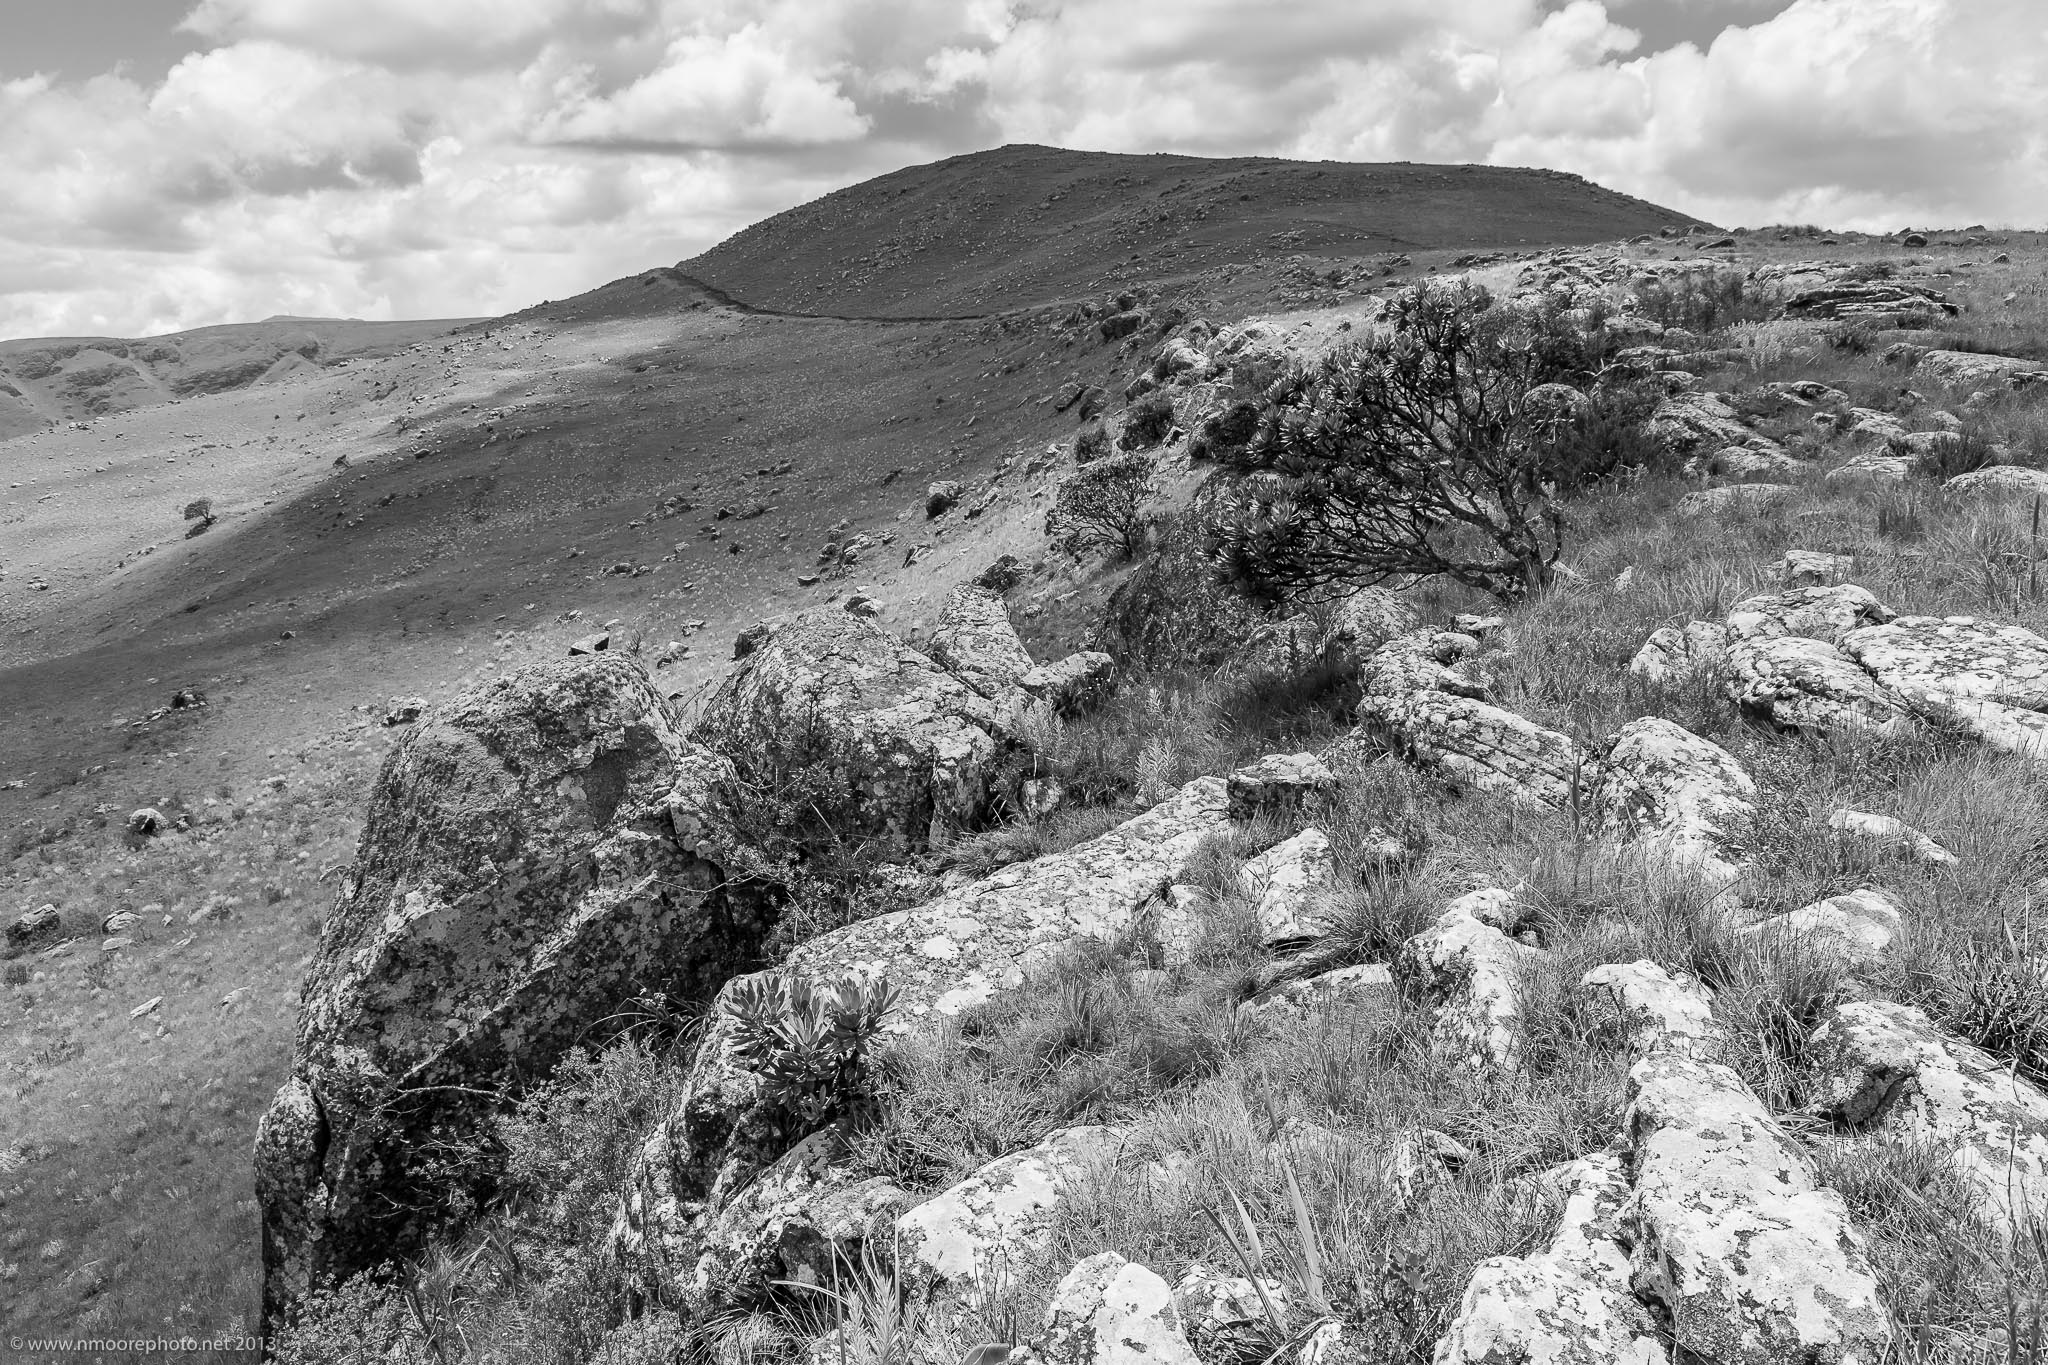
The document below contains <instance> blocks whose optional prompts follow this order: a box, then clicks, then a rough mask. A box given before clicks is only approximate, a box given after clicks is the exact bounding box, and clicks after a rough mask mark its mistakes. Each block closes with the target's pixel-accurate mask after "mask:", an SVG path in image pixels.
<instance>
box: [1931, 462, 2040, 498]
mask: <svg viewBox="0 0 2048 1365" xmlns="http://www.w3.org/2000/svg"><path fill="white" fill-rule="evenodd" d="M1941 489H1942V491H1943V492H1944V493H1954V494H1956V495H1958V496H1966V497H1990V498H2018V499H2021V500H2023V501H2025V502H2027V503H2028V504H2030V505H2031V502H2032V500H2033V499H2035V498H2038V497H2042V496H2048V469H2030V468H2027V467H2026V466H2024V465H2011V464H1994V465H1987V466H1986V467H1985V468H1983V469H1973V470H1971V471H1970V472H1969V473H1967V474H1958V475H1956V476H1955V477H1954V478H1953V479H1950V480H1949V481H1948V482H1947V483H1945V484H1943V485H1942V486H1941Z"/></svg>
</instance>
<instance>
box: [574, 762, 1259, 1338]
mask: <svg viewBox="0 0 2048 1365" xmlns="http://www.w3.org/2000/svg"><path fill="white" fill-rule="evenodd" d="M1228 823H1229V822H1228V818H1227V816H1226V815H1225V797H1224V788H1223V782H1222V780H1221V779H1220V778H1201V779H1198V780H1197V781H1194V782H1191V783H1189V784H1188V785H1187V786H1186V787H1183V788H1182V789H1181V791H1180V792H1179V793H1178V794H1177V795H1175V796H1174V797H1173V798H1171V799H1170V800H1168V801H1165V802H1163V803H1161V804H1160V805H1158V806H1156V807H1154V808H1153V809H1152V810H1150V811H1147V812H1145V813H1144V814H1142V815H1140V816H1137V817H1136V818H1135V819H1132V820H1129V821H1126V822H1125V823H1124V824H1122V825H1119V826H1118V827H1117V828H1115V829H1113V830H1110V831H1109V832H1108V833H1106V834H1103V835H1100V836H1098V837H1097V838H1095V839H1092V840H1089V841H1088V842H1086V843H1083V844H1078V845H1076V846H1075V847H1073V848H1071V849H1068V850H1066V851H1065V852H1063V853H1056V854H1052V855H1049V856H1047V857H1044V858H1038V859H1034V860H1032V861H1030V862H1025V863H1015V864H1012V865H1011V866H1009V867H1005V868H1003V869H1001V870H1000V871H998V872H996V873H994V874H993V875H991V876H989V877H986V878H984V879H982V880H981V881H978V882H974V883H971V884H970V885H967V886H964V887H961V888H959V889H957V890H954V891H949V892H947V893H946V894H944V895H942V896H940V897H939V898H938V899H936V900H934V901H930V902H928V903H926V904H924V905H921V906H917V907H915V908H913V909H908V910H899V911H893V912H891V913H889V914H886V915H877V916H875V917H873V918H870V919H866V920H861V921H859V922H857V923H854V924H850V925H847V926H846V927H845V928H843V929H837V930H834V931H832V932H830V933H827V934H821V935H819V936H818V937H816V938H814V939H810V940H808V941H807V942H805V943H802V944H799V945H798V946H797V947H796V948H795V949H794V950H793V951H792V952H791V953H790V955H789V958H788V959H787V961H786V962H785V964H784V966H783V968H782V970H785V971H788V972H792V973H796V974H798V975H800V976H803V977H806V978H809V979H811V980H814V981H838V980H844V979H846V978H849V977H851V978H856V979H860V980H866V981H872V980H877V979H882V980H887V981H888V982H890V983H891V984H892V985H893V986H894V987H896V988H897V990H898V991H899V992H900V996H899V1003H898V1007H897V1008H896V1009H895V1010H894V1011H893V1012H892V1013H891V1014H890V1015H889V1016H888V1018H887V1019H886V1020H885V1021H884V1024H883V1027H884V1028H885V1029H886V1030H888V1031H890V1032H894V1033H908V1032H911V1031H913V1030H919V1029H924V1028H929V1027H932V1026H934V1025H935V1024H937V1023H939V1022H941V1021H943V1020H945V1019H947V1018H950V1017H952V1016H954V1015H957V1014H959V1013H960V1012H961V1011H962V1010H964V1009H968V1008H970V1007H972V1006H974V1005H977V1004H980V1003H982V1002H984V1001H987V1000H989V999H992V998H994V997H995V996H996V995H998V994H999V993H1002V992H1005V991H1010V990H1015V989H1017V988H1019V987H1021V986H1023V985H1024V984H1025V982H1026V980H1027V979H1028V977H1029V975H1030V973H1031V972H1032V971H1033V970H1035V969H1036V968H1037V967H1039V966H1040V965H1041V964H1045V963H1049V962H1051V961H1052V960H1054V959H1055V958H1056V957H1057V956H1058V955H1059V953H1060V952H1061V951H1062V950H1064V949H1065V948H1066V947H1067V946H1068V945H1070V944H1072V943H1075V942H1077V941H1081V940H1084V939H1096V940H1109V939H1113V938H1116V937H1117V936H1118V935H1121V934H1123V933H1126V932H1128V931H1129V930H1131V929H1132V928H1133V927H1134V926H1136V925H1137V923H1138V922H1139V919H1140V916H1141V915H1142V913H1143V912H1144V911H1145V909H1146V907H1147V906H1148V905H1149V904H1150V903H1151V902H1153V901H1154V900H1155V899H1156V898H1158V897H1159V896H1160V895H1161V893H1163V892H1164V891H1165V890H1166V888H1167V887H1168V886H1169V885H1171V884H1172V883H1173V882H1174V881H1175V880H1176V879H1178V878H1179V877H1180V876H1182V875H1183V874H1184V873H1185V871H1186V869H1187V867H1188V866H1189V864H1190V862H1191V861H1192V859H1193V857H1194V855H1195V852H1196V850H1197V849H1198V848H1199V847H1200V846H1201V844H1202V841H1203V840H1204V839H1205V838H1206V837H1207V836H1208V835H1209V834H1210V833H1212V832H1214V831H1217V830H1221V829H1224V828H1227V827H1228ZM736 989H737V985H736V984H735V985H733V986H729V987H728V988H727V994H726V995H722V996H721V1000H724V999H727V998H729V996H730V993H731V992H732V991H734V990H736ZM734 1039H735V1031H734V1029H733V1027H732V1024H731V1021H730V1018H729V1016H728V1014H727V1012H726V1011H725V1010H724V1009H720V1010H718V1011H717V1012H716V1013H715V1014H714V1016H713V1022H712V1026H711V1028H710V1029H709V1030H708V1031H707V1032H706V1034H705V1036H704V1038H703V1039H702V1040H701V1041H700V1043H699V1044H698V1047H697V1055H696V1059H695V1062H694V1064H693V1066H692V1069H691V1074H690V1078H689V1081H688V1083H687V1085H686V1086H685V1089H684V1094H683V1098H682V1100H681V1101H680V1103H679V1104H678V1105H677V1107H676V1109H675V1111H674V1112H673V1113H672V1114H670V1116H669V1117H668V1119H667V1120H666V1121H665V1122H663V1123H662V1124H661V1125H659V1126H658V1127H657V1128H656V1130H655V1132H654V1133H653V1135H652V1136H651V1137H650V1138H649V1139H648V1141H647V1143H646V1145H645V1147H644V1148H643V1150H642V1152H641V1154H640V1156H639V1158H638V1160H637V1162H636V1163H635V1167H634V1170H633V1172H632V1174H631V1176H630V1178H629V1179H628V1181H627V1188H626V1191H625V1193H624V1196H623V1198H622V1200H621V1204H620V1207H619V1210H618V1213H617V1215H616V1218H615V1220H614V1224H613V1229H612V1234H611V1249H612V1253H613V1255H614V1256H615V1257H616V1258H617V1260H618V1261H619V1262H620V1263H621V1266H622V1269H623V1272H624V1276H625V1278H626V1279H627V1281H628V1282H629V1284H631V1285H633V1286H635V1287H636V1289H637V1292H640V1293H642V1294H643V1295H647V1296H651V1297H655V1298H660V1299H672V1298H675V1297H676V1296H677V1292H678V1291H677V1289H676V1286H677V1285H678V1284H687V1283H688V1282H689V1281H690V1279H691V1277H692V1276H693V1275H694V1273H695V1272H694V1267H695V1264H696V1259H697V1256H698V1254H699V1250H700V1248H701V1246H702V1242H703V1235H704V1231H705V1223H706V1218H707V1216H715V1215H716V1213H717V1211H718V1210H720V1209H722V1208H723V1207H724V1206H725V1205H726V1204H727V1203H728V1202H729V1201H730V1200H731V1198H732V1197H733V1196H734V1195H736V1194H737V1192H738V1191H739V1190H741V1189H742V1188H744V1187H745V1185H746V1183H747V1182H748V1181H749V1180H750V1179H752V1178H753V1176H754V1174H755V1172H757V1171H759V1170H760V1169H761V1168H762V1167H764V1166H766V1165H768V1164H769V1163H771V1162H773V1161H774V1160H775V1159H776V1158H777V1157H778V1156H780V1154H781V1152H782V1150H783V1149H784V1148H786V1147H787V1145H788V1140H789V1138H790V1137H792V1136H801V1135H800V1134H799V1135H787V1134H778V1133H775V1132H767V1131H762V1127H763V1118H762V1115H761V1113H760V1100H761V1093H762V1087H761V1081H760V1078H759V1077H758V1076H757V1075H756V1074H755V1073H754V1072H753V1071H751V1070H750V1069H748V1068H747V1067H746V1066H745V1065H744V1064H742V1063H741V1062H740V1061H739V1060H738V1059H737V1058H736V1057H735V1056H734V1054H733V1051H732V1044H733V1042H734ZM778 1143H779V1144H780V1145H778Z"/></svg>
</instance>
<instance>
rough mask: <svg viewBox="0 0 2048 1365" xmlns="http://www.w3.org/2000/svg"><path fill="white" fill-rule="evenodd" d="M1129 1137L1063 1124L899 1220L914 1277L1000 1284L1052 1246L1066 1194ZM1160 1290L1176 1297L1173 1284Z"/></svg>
mask: <svg viewBox="0 0 2048 1365" xmlns="http://www.w3.org/2000/svg"><path fill="white" fill-rule="evenodd" d="M1121 1141H1122V1134H1121V1133H1120V1132H1119V1131H1118V1130H1116V1129H1114V1128H1104V1127H1099V1126H1098V1127H1085V1128H1062V1129H1060V1130H1059V1131H1058V1132H1056V1133H1054V1134H1052V1135H1051V1136H1049V1137H1047V1138H1046V1139H1045V1140H1044V1141H1043V1142H1041V1143H1039V1144H1038V1145H1037V1146H1036V1147H1031V1148H1028V1149H1026V1150H1025V1151H1021V1152H1012V1153H1011V1154H1010V1155H1008V1156H1002V1157H997V1158H996V1159H995V1160H994V1161H991V1162H989V1163H988V1164H987V1165H986V1166H983V1167H982V1168H981V1169H980V1170H978V1171H976V1172H975V1173H974V1174H973V1175H971V1176H969V1177H968V1178H967V1179H965V1180H963V1181H961V1182H960V1183H959V1184H958V1185H955V1186H954V1187H953V1188H951V1189H949V1190H947V1191H946V1192H944V1193H943V1194H937V1195H934V1196H932V1197H931V1198H930V1199H928V1200H926V1201H925V1202H924V1203H922V1204H919V1205H918V1206H917V1207H916V1208H914V1209H911V1210H910V1211H909V1212H907V1213H905V1214H904V1215H903V1216H902V1217H901V1218H899V1219H897V1220H896V1237H897V1241H896V1246H897V1248H898V1256H899V1258H900V1260H899V1263H900V1265H901V1266H902V1267H903V1269H904V1270H905V1271H906V1272H908V1274H909V1275H910V1277H911V1278H912V1279H914V1280H924V1281H927V1282H929V1281H938V1282H941V1283H943V1284H945V1285H947V1286H948V1287H949V1288H951V1289H953V1290H955V1291H956V1292H957V1291H965V1290H967V1289H968V1288H970V1287H971V1286H974V1285H988V1284H994V1283H1000V1282H1001V1281H1002V1279H1003V1278H1004V1277H1005V1276H1007V1275H1010V1274H1012V1273H1014V1272H1015V1271H1017V1270H1019V1269H1021V1268H1022V1267H1024V1266H1025V1265H1027V1264H1029V1263H1030V1262H1031V1261H1032V1260H1033V1259H1034V1258H1035V1257H1036V1256H1038V1255H1039V1254H1041V1253H1042V1252H1043V1251H1044V1250H1045V1248H1046V1245H1047V1240H1048V1238H1049V1237H1050V1236H1051V1234H1052V1220H1053V1215H1054V1213H1055V1211H1056V1210H1057V1209H1058V1207H1059V1203H1060V1200H1061V1199H1062V1197H1063V1196H1064V1195H1065V1194H1066V1193H1067V1192H1068V1191H1069V1190H1070V1189H1071V1188H1072V1187H1073V1182H1074V1181H1076V1180H1078V1179H1081V1178H1083V1177H1085V1176H1086V1175H1087V1174H1088V1173H1089V1172H1090V1171H1091V1170H1099V1169H1101V1168H1102V1167H1103V1166H1104V1165H1106V1164H1107V1163H1109V1162H1110V1161H1112V1160H1113V1159H1114V1157H1115V1154H1116V1150H1117V1147H1118V1145H1119V1143H1121ZM1159 1291H1160V1295H1161V1298H1162V1300H1163V1301H1167V1302H1170V1301H1171V1297H1172V1296H1171V1294H1170V1292H1169V1291H1168V1290H1167V1288H1166V1286H1165V1284H1163V1283H1162V1284H1161V1285H1160V1286H1159Z"/></svg>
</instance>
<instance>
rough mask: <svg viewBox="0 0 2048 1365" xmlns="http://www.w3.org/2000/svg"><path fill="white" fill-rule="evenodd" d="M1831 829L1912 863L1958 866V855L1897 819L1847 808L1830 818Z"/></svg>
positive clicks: (1835, 812)
mask: <svg viewBox="0 0 2048 1365" xmlns="http://www.w3.org/2000/svg"><path fill="white" fill-rule="evenodd" d="M1828 828H1829V829H1831V830H1833V831H1835V833H1836V834H1838V835H1840V836H1841V837H1843V838H1845V839H1855V840H1860V841H1862V842H1865V843H1872V844H1877V845H1879V846H1880V847H1882V848H1885V849H1887V850H1889V851H1891V852H1893V853H1896V854H1898V855H1899V856H1900V857H1902V858H1905V859H1907V860H1909V861H1911V862H1916V863H1931V864H1934V865H1936V866H1940V867H1952V866H1954V865H1955V862H1956V855H1955V854H1953V853H1951V852H1949V851H1948V850H1947V849H1945V848H1943V847H1942V846H1941V845H1940V844H1938V843H1936V842H1935V841H1934V840H1932V839H1930V838H1928V837H1927V836H1926V835H1925V834H1922V833H1921V832H1920V831H1919V830H1917V829H1914V828H1913V827H1912V826H1911V825H1909V824H1907V823H1906V822H1905V821H1904V820H1900V819H1896V818H1895V817H1893V816H1889V815H1873V814H1871V813H1870V812H1868V811H1860V810H1850V809H1848V808H1847V807H1844V808H1842V809H1840V810H1836V811H1833V812H1831V813H1830V814H1829V815H1828Z"/></svg>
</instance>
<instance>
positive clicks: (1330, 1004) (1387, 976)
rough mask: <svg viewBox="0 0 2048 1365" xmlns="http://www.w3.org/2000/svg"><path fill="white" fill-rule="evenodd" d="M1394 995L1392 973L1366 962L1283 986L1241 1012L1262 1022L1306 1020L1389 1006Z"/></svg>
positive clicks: (1335, 969) (1251, 1003)
mask: <svg viewBox="0 0 2048 1365" xmlns="http://www.w3.org/2000/svg"><path fill="white" fill-rule="evenodd" d="M1393 995H1394V973H1393V969H1392V968H1390V967H1388V966H1387V965H1386V964H1385V963H1382V962H1367V963H1363V964H1361V965H1359V966H1356V967H1337V968H1334V969H1332V970H1330V971H1327V972H1318V973H1317V974H1316V975H1314V976H1311V977H1305V978H1303V979H1302V980H1299V981H1289V982H1286V983H1285V984H1283V985H1280V986H1277V987H1275V988H1274V989H1273V990H1272V991H1270V992H1268V993H1267V994H1265V995H1263V996H1261V997H1259V998H1258V999H1257V1000H1254V1001H1251V1002H1250V1003H1249V1004H1247V1005H1245V1006H1244V1008H1245V1009H1247V1010H1250V1011H1251V1012H1252V1013H1253V1014H1256V1015H1259V1016H1260V1017H1262V1018H1288V1017H1294V1018H1305V1017H1311V1016H1314V1015H1315V1014H1318V1013H1320V1012H1321V1011H1323V1010H1328V1009H1335V1008H1337V1007H1339V1006H1344V1005H1371V1004H1376V1003H1385V1002H1390V1001H1391V1000H1392V999H1393Z"/></svg>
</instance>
